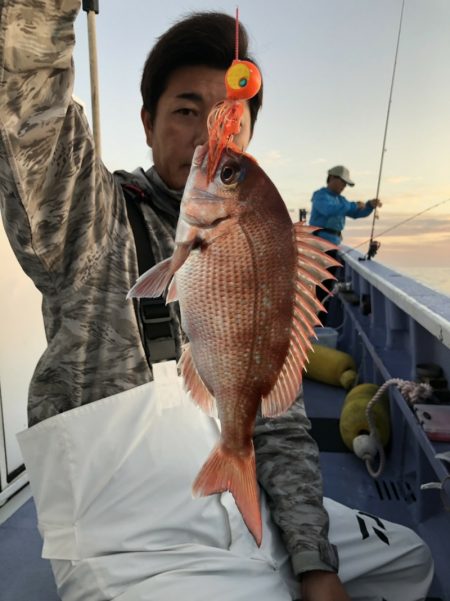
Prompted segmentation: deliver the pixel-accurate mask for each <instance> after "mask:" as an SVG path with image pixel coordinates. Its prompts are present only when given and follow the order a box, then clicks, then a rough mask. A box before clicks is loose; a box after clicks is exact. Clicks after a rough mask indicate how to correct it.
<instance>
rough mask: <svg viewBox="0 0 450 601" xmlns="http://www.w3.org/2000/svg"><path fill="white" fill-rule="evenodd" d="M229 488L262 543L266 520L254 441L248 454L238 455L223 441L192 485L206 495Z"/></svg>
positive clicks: (246, 523) (194, 490) (243, 516)
mask: <svg viewBox="0 0 450 601" xmlns="http://www.w3.org/2000/svg"><path fill="white" fill-rule="evenodd" d="M227 490H228V491H230V492H231V494H232V495H233V497H234V500H235V502H236V505H237V508H238V509H239V511H240V513H241V515H242V518H243V520H244V522H245V525H246V526H247V528H248V529H249V531H250V533H251V534H252V536H253V538H254V539H255V541H256V544H257V545H258V547H259V546H260V545H261V539H262V524H261V510H260V505H259V489H258V483H257V480H256V465H255V451H254V449H253V444H252V445H251V447H250V448H249V452H248V454H247V455H237V454H234V453H231V452H230V451H229V450H227V449H225V448H224V447H223V446H222V445H221V444H220V443H219V444H218V445H217V446H216V447H215V448H214V449H213V451H212V452H211V454H210V456H209V457H208V459H207V460H206V462H205V464H204V465H203V467H202V469H201V470H200V472H199V474H198V476H197V478H196V479H195V482H194V484H193V485H192V494H193V495H194V497H206V496H208V495H213V494H217V493H221V492H225V491H227Z"/></svg>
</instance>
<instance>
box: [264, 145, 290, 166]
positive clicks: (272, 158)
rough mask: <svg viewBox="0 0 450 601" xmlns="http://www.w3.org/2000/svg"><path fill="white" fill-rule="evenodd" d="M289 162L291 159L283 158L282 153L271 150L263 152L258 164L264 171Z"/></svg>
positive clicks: (274, 149)
mask: <svg viewBox="0 0 450 601" xmlns="http://www.w3.org/2000/svg"><path fill="white" fill-rule="evenodd" d="M290 162H291V159H290V158H289V157H285V156H283V153H282V152H281V151H280V150H278V149H276V148H273V149H272V150H268V151H267V152H265V153H264V154H263V155H262V157H261V159H260V163H261V165H262V166H263V168H264V169H268V168H270V167H273V166H275V165H276V166H279V165H286V164H288V163H290Z"/></svg>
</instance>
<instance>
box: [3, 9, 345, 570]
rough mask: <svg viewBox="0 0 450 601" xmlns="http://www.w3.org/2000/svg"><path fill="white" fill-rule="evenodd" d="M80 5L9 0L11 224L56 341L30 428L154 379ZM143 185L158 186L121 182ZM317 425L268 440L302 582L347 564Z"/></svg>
mask: <svg viewBox="0 0 450 601" xmlns="http://www.w3.org/2000/svg"><path fill="white" fill-rule="evenodd" d="M79 9H80V0H65V1H64V2H55V1H54V0H44V1H43V0H0V127H1V139H0V199H1V208H2V216H3V220H4V224H5V229H6V232H7V235H8V238H9V240H10V243H11V245H12V248H13V250H14V252H15V254H16V257H17V259H18V260H19V262H20V264H21V266H22V268H23V270H24V271H25V272H26V273H27V274H28V276H29V277H30V278H32V280H33V281H34V283H35V285H36V287H37V288H38V289H39V290H40V292H41V293H42V296H43V316H44V322H45V331H46V336H47V341H48V346H47V349H46V351H45V352H44V354H43V355H42V357H41V359H40V361H39V363H38V365H37V368H36V371H35V373H34V376H33V380H32V383H31V385H30V394H29V421H30V424H35V423H37V422H39V421H40V420H43V419H46V418H48V417H50V416H52V415H55V414H57V413H60V412H63V411H66V410H69V409H71V408H74V407H78V406H79V405H82V404H84V403H89V402H92V401H95V400H97V399H100V398H102V397H105V396H109V395H112V394H114V393H117V392H119V391H123V390H126V389H129V388H131V387H134V386H137V385H140V384H143V383H145V382H147V381H149V379H151V369H150V367H149V365H148V363H147V360H146V357H145V353H144V349H143V345H142V341H141V336H140V330H139V326H138V323H137V319H136V315H135V311H134V307H133V304H132V302H130V301H127V300H126V293H127V291H128V290H129V289H130V287H131V286H132V284H134V282H135V280H136V278H137V276H138V267H137V257H136V250H135V245H134V239H133V234H132V231H131V228H130V225H129V222H128V218H127V211H126V206H125V201H124V197H123V192H122V188H121V186H120V183H119V182H118V179H117V177H115V176H114V175H113V174H111V173H110V172H108V170H107V169H106V167H105V166H104V165H103V164H102V162H101V161H100V160H99V159H98V158H97V157H96V155H95V152H94V146H93V139H92V136H91V133H90V131H89V128H88V125H87V122H86V119H85V116H84V113H83V110H82V108H81V107H80V106H79V104H77V103H76V102H74V101H73V99H72V87H73V77H74V75H73V64H72V50H73V45H74V31H73V22H74V19H75V17H76V15H77V13H78V11H79ZM136 177H137V178H138V179H139V180H140V182H141V184H142V183H143V182H144V183H145V181H146V179H147V178H146V177H145V175H144V174H143V173H140V174H139V173H138V174H137V175H136V174H135V175H132V174H131V175H129V176H127V175H124V174H122V175H121V178H122V179H123V178H125V179H127V178H128V179H129V180H133V179H135V178H136ZM150 188H151V186H150ZM157 204H158V203H156V204H154V205H152V206H150V204H148V203H143V205H142V210H143V213H144V217H145V221H146V223H147V226H148V230H149V234H150V236H151V240H152V248H153V253H154V256H155V259H156V261H159V260H161V259H162V258H165V257H167V256H169V255H170V254H171V252H172V248H173V235H174V225H173V219H172V218H169V216H168V214H167V212H165V211H164V210H162V209H161V207H159V208H158V206H157ZM308 428H309V422H308V420H307V418H306V415H305V412H304V406H303V400H302V397H301V395H300V396H299V398H298V400H297V402H296V403H295V404H294V406H293V407H292V408H291V409H290V410H289V411H288V412H287V413H286V414H284V415H282V416H280V417H277V418H274V419H270V420H263V419H261V418H260V419H259V420H258V422H257V425H256V430H255V448H256V456H257V466H258V477H259V480H260V483H261V485H262V486H263V488H264V489H265V490H266V492H267V494H268V498H269V503H270V506H271V510H272V516H273V519H274V521H275V522H276V523H277V524H278V525H279V526H280V528H281V530H282V533H283V537H284V540H285V543H286V546H287V549H288V551H289V552H290V554H291V557H292V561H293V565H294V569H295V570H296V572H297V573H301V572H304V571H307V570H312V569H325V570H335V569H336V567H337V559H336V554H335V550H334V548H333V547H332V546H331V545H330V544H329V542H328V539H327V532H328V516H327V514H326V512H325V510H324V508H323V506H322V481H321V476H320V468H319V462H318V452H317V447H316V445H315V443H314V442H313V440H312V439H311V437H310V435H309V433H308Z"/></svg>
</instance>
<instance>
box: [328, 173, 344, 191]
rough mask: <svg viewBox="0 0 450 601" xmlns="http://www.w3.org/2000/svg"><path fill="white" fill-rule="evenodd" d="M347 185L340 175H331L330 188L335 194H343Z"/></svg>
mask: <svg viewBox="0 0 450 601" xmlns="http://www.w3.org/2000/svg"><path fill="white" fill-rule="evenodd" d="M346 185H347V184H346V183H345V182H344V180H343V179H341V178H340V177H336V176H335V175H331V176H330V181H329V182H328V188H329V189H330V190H331V191H332V192H334V193H335V194H342V192H343V191H344V188H345V186H346Z"/></svg>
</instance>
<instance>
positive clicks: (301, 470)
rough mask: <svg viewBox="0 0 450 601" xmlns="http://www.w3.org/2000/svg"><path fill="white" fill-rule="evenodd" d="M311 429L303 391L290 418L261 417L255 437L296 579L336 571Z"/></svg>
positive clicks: (258, 461)
mask: <svg viewBox="0 0 450 601" xmlns="http://www.w3.org/2000/svg"><path fill="white" fill-rule="evenodd" d="M309 428H310V422H309V420H308V418H307V417H306V413H305V408H304V403H303V391H301V392H300V393H299V395H298V397H297V399H296V401H295V403H294V404H293V405H292V407H291V408H290V409H289V410H288V411H287V412H286V413H284V414H282V415H280V416H277V417H272V418H263V417H261V415H259V416H258V418H257V422H256V427H255V434H254V444H255V451H256V466H257V472H258V480H259V482H260V484H261V486H262V487H263V488H264V490H265V491H266V493H267V496H268V502H269V507H270V510H271V515H272V519H273V521H274V522H275V523H276V524H277V525H278V527H279V528H280V530H281V533H282V536H283V540H284V542H285V545H286V547H287V550H288V552H289V554H290V556H291V560H292V565H293V568H294V572H295V574H297V575H301V574H302V573H304V572H308V571H310V570H326V571H337V568H338V559H337V553H336V549H335V548H334V546H332V545H331V544H330V543H329V541H328V514H327V513H326V511H325V509H324V507H323V504H322V499H323V497H322V476H321V471H320V466H319V452H318V448H317V445H316V443H315V442H314V440H313V439H312V438H311V436H310V434H309V432H308V430H309Z"/></svg>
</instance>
